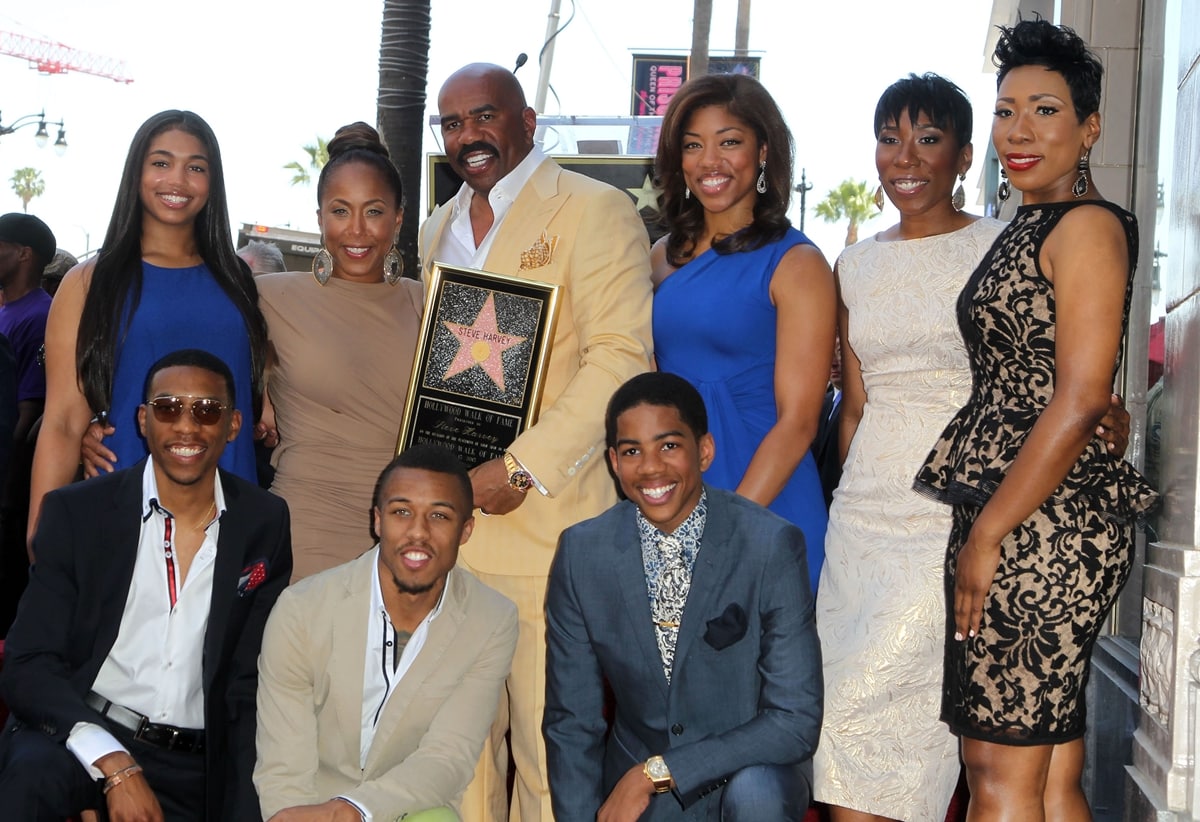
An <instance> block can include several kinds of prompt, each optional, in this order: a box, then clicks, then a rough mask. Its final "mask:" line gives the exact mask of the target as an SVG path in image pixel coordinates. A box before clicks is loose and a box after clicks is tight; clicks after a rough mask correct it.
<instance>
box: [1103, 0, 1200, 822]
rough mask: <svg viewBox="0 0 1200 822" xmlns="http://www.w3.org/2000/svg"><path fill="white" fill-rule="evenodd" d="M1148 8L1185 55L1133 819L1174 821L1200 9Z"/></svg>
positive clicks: (1197, 638)
mask: <svg viewBox="0 0 1200 822" xmlns="http://www.w3.org/2000/svg"><path fill="white" fill-rule="evenodd" d="M1104 5H1106V6H1122V5H1124V3H1119V2H1114V1H1113V0H1109V2H1107V3H1105V4H1104ZM1147 5H1148V8H1147V14H1146V21H1147V24H1148V25H1158V26H1159V27H1163V26H1166V27H1176V26H1177V27H1178V29H1177V30H1178V31H1179V32H1180V55H1179V61H1178V62H1177V63H1175V64H1172V65H1166V66H1164V71H1163V78H1164V79H1163V86H1164V89H1163V93H1164V94H1165V95H1169V96H1174V97H1175V98H1176V99H1177V101H1178V102H1177V113H1176V127H1175V141H1174V148H1173V152H1172V156H1173V168H1172V174H1171V177H1170V179H1168V180H1166V181H1164V182H1165V190H1166V197H1167V199H1168V200H1169V201H1170V204H1171V214H1172V216H1171V220H1170V224H1169V226H1167V227H1166V228H1167V236H1166V238H1165V241H1162V243H1161V244H1162V246H1163V247H1164V248H1165V249H1166V250H1167V255H1168V256H1167V257H1166V259H1165V260H1164V261H1163V263H1164V264H1163V269H1162V277H1161V279H1162V285H1163V290H1164V296H1165V298H1166V302H1167V318H1166V328H1167V331H1166V337H1167V339H1166V363H1165V373H1164V397H1163V403H1164V412H1163V429H1162V431H1163V447H1162V454H1163V463H1164V464H1163V467H1162V478H1161V480H1160V483H1159V485H1160V491H1162V492H1163V495H1164V507H1163V510H1162V513H1161V515H1160V516H1159V529H1158V539H1157V541H1156V542H1153V543H1152V544H1151V545H1150V546H1149V547H1148V549H1147V552H1146V565H1145V571H1144V573H1145V581H1144V586H1143V597H1144V599H1143V609H1142V625H1143V627H1142V640H1141V651H1140V660H1141V680H1140V688H1139V712H1138V722H1137V731H1136V733H1135V735H1134V743H1133V764H1132V765H1131V767H1130V768H1129V783H1128V791H1127V801H1126V818H1127V819H1133V820H1163V821H1164V822H1165V821H1166V820H1171V821H1172V822H1174V821H1175V820H1185V819H1196V818H1200V784H1198V780H1197V774H1196V765H1197V763H1196V756H1195V753H1196V750H1195V748H1196V744H1197V742H1196V740H1197V739H1200V736H1198V735H1200V714H1198V706H1200V550H1198V544H1200V527H1198V526H1200V516H1198V513H1200V508H1198V503H1197V501H1198V494H1197V490H1198V489H1200V470H1198V463H1197V454H1198V453H1200V358H1198V357H1197V356H1196V352H1197V350H1198V349H1200V346H1198V343H1200V205H1198V199H1197V195H1196V192H1197V191H1200V6H1198V4H1196V3H1195V2H1190V1H1189V0H1185V2H1183V3H1181V4H1180V5H1181V6H1182V14H1181V16H1180V17H1178V18H1175V19H1170V20H1164V19H1163V18H1164V8H1165V6H1166V0H1154V2H1149V0H1148V2H1147ZM1159 42H1160V43H1161V42H1162V40H1161V39H1160V40H1159ZM1159 57H1160V59H1161V53H1160V55H1159ZM1142 71H1143V75H1145V73H1146V71H1147V68H1146V67H1143V69H1142ZM1143 236H1145V234H1143ZM1160 240H1162V238H1160ZM1143 247H1144V248H1145V244H1144V246H1143ZM1145 250H1147V251H1149V248H1145Z"/></svg>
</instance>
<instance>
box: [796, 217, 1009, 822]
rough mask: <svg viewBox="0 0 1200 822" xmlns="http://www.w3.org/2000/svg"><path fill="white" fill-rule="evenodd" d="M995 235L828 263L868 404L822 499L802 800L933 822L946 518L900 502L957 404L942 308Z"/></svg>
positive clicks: (981, 226) (985, 223)
mask: <svg viewBox="0 0 1200 822" xmlns="http://www.w3.org/2000/svg"><path fill="white" fill-rule="evenodd" d="M1003 227H1004V224H1003V223H1001V222H999V221H996V220H987V219H985V220H977V221H975V222H974V223H971V224H970V225H969V226H966V227H965V228H962V229H959V230H958V231H954V232H951V233H949V234H942V235H938V236H934V237H925V238H921V239H917V240H905V241H897V242H879V241H877V240H875V239H874V238H871V239H867V240H864V241H862V242H860V243H858V244H857V245H855V246H853V247H851V248H848V249H846V250H845V251H844V252H843V253H842V256H841V258H840V259H839V261H838V279H839V283H840V286H841V293H842V299H843V300H844V302H845V304H846V307H847V309H848V310H849V315H850V327H849V334H848V341H849V344H850V346H851V347H852V348H853V350H854V353H855V354H856V355H857V356H858V358H859V361H860V363H861V365H862V378H863V384H864V387H865V388H866V392H867V402H866V405H865V406H864V408H863V415H862V419H861V421H860V422H859V425H858V429H857V431H856V432H855V435H854V440H853V441H852V442H851V444H850V450H849V454H848V455H847V459H846V465H845V469H844V473H843V474H842V480H841V483H840V484H839V486H838V488H837V491H836V492H835V493H834V500H833V507H832V508H831V509H830V514H829V530H828V532H827V535H826V539H825V567H824V570H823V571H822V575H821V584H820V585H819V586H818V588H817V628H818V632H819V633H820V636H821V654H822V658H823V660H824V677H825V719H824V723H823V725H822V728H821V742H820V745H819V746H818V747H817V753H816V756H815V758H814V760H813V764H814V770H815V777H816V779H815V792H814V796H815V797H816V798H817V799H818V800H820V801H822V802H829V803H833V804H836V805H841V806H843V807H848V808H853V809H855V810H859V811H864V812H868V813H875V814H879V815H883V816H888V817H892V818H898V819H904V820H936V822H942V820H944V819H945V818H946V808H947V806H948V805H949V803H950V799H951V796H952V795H953V793H954V789H955V786H956V785H957V783H958V772H959V765H958V740H957V739H956V738H955V737H954V736H953V735H952V734H951V733H950V730H949V729H948V728H947V727H946V725H945V723H943V722H941V721H939V719H938V708H939V704H940V702H941V692H942V666H941V661H942V645H943V638H944V633H945V620H946V616H945V602H944V597H943V581H942V580H943V576H944V573H945V571H944V567H945V557H946V541H947V539H948V538H949V534H950V508H949V507H948V506H945V505H942V504H940V503H938V502H937V501H935V500H931V499H929V498H927V497H924V496H921V495H919V494H917V493H915V492H914V491H913V490H912V477H913V474H914V473H915V472H916V471H917V469H918V468H920V466H921V462H922V460H923V459H924V458H925V455H926V454H928V453H929V446H930V444H931V443H933V442H934V441H935V440H936V439H937V437H938V434H940V433H941V431H942V429H943V428H945V427H946V423H948V422H949V421H950V418H951V417H953V415H954V412H955V411H957V410H958V409H959V408H960V407H961V406H962V404H963V403H964V402H966V399H967V397H968V395H969V394H970V390H971V372H970V366H969V365H968V363H967V354H966V350H965V349H964V347H963V343H962V335H961V334H960V333H959V331H958V324H957V321H956V319H955V309H954V304H955V300H956V298H957V297H958V294H959V292H960V291H961V290H962V287H963V285H964V284H965V283H966V281H967V278H968V277H970V275H971V272H972V271H973V270H974V269H975V266H976V265H978V264H979V261H980V260H981V259H982V258H983V255H984V254H985V253H986V252H987V250H988V248H989V247H990V246H991V244H992V242H993V241H994V240H995V238H996V235H997V234H998V233H999V232H1000V230H1001V229H1002V228H1003Z"/></svg>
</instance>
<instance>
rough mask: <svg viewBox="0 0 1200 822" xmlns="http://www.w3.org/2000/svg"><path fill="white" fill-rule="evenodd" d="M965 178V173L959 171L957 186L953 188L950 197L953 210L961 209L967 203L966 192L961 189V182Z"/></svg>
mask: <svg viewBox="0 0 1200 822" xmlns="http://www.w3.org/2000/svg"><path fill="white" fill-rule="evenodd" d="M966 180H967V175H966V174H963V173H960V174H959V175H958V188H956V189H954V195H953V196H952V197H951V198H950V205H951V206H953V207H954V210H955V211H962V210H963V206H965V205H966V204H967V192H965V191H963V183H965V182H966Z"/></svg>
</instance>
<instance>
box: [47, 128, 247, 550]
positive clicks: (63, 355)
mask: <svg viewBox="0 0 1200 822" xmlns="http://www.w3.org/2000/svg"><path fill="white" fill-rule="evenodd" d="M266 339H267V331H266V323H265V321H264V320H263V317H262V314H261V313H260V312H259V310H258V293H257V291H256V289H255V287H254V280H253V278H252V277H251V275H250V272H249V270H248V269H247V268H246V267H245V264H244V263H242V262H241V261H240V260H238V258H237V256H236V255H235V254H234V251H233V238H232V236H231V235H230V231H229V210H228V207H227V205H226V198H225V183H224V178H223V173H222V165H221V154H220V149H219V148H218V146H217V140H216V137H215V136H214V135H213V132H212V129H211V128H209V126H208V124H207V123H206V122H204V120H202V119H201V118H200V117H199V116H197V115H196V114H193V113H192V112H189V111H164V112H161V113H159V114H156V115H154V116H153V117H151V118H150V119H149V120H147V121H146V122H145V123H143V124H142V126H141V128H139V129H138V131H137V133H136V134H135V135H134V138H133V143H132V145H131V146H130V149H129V154H128V156H127V157H126V160H125V168H124V171H123V173H122V175H121V183H120V188H119V189H118V192H117V201H116V205H115V206H114V207H113V215H112V219H111V220H110V221H109V226H108V232H107V234H106V235H105V238H104V246H103V249H102V250H101V251H100V253H99V254H98V255H97V256H96V257H95V258H94V259H92V260H89V261H87V262H85V263H82V264H81V265H78V266H76V267H75V268H73V269H72V270H71V271H70V272H69V273H68V274H67V276H66V277H65V278H64V279H63V282H62V285H61V286H60V287H59V290H58V294H57V295H56V297H55V300H54V303H53V304H52V306H51V308H50V316H49V318H48V320H47V324H46V410H45V414H44V416H43V420H42V428H41V433H40V434H39V436H38V445H37V451H36V453H35V455H34V463H33V477H32V493H31V499H30V503H31V505H30V516H29V519H30V531H31V532H32V530H33V527H34V526H35V525H36V523H37V517H38V513H39V512H40V510H41V500H42V497H43V496H44V495H45V494H46V492H48V491H51V490H53V489H55V488H58V487H60V486H62V485H66V484H67V483H68V482H70V481H71V479H72V478H73V477H74V476H75V473H76V470H77V468H78V466H79V462H80V460H79V457H80V441H81V439H82V437H83V435H84V433H85V432H86V431H87V428H88V424H89V420H91V419H92V418H93V417H95V416H102V417H103V418H104V419H105V420H106V421H107V425H108V427H107V428H106V429H105V430H104V433H105V436H106V439H105V442H104V446H105V447H106V448H107V453H108V454H110V455H111V456H110V457H109V459H108V462H109V465H107V466H102V467H105V468H108V469H110V470H111V469H112V468H127V467H129V466H131V465H134V464H136V463H137V462H138V461H139V460H141V459H142V458H143V457H144V456H145V455H146V453H147V452H146V446H145V443H144V441H143V440H142V438H141V436H140V434H139V433H138V429H137V408H138V406H139V405H140V404H141V403H142V402H143V400H144V397H143V396H142V392H143V383H144V381H145V378H146V372H147V371H148V370H149V368H150V366H151V365H152V364H153V363H154V362H155V361H156V360H158V359H159V358H160V357H162V356H163V355H164V354H168V353H170V352H172V351H175V350H178V349H181V348H200V349H203V350H205V351H208V352H210V353H212V354H214V355H216V356H218V357H220V358H221V359H222V360H224V361H225V362H226V363H227V364H228V365H229V367H230V369H231V370H232V371H233V374H234V380H235V386H234V387H235V392H236V395H237V396H236V401H237V407H238V410H240V411H241V412H242V418H243V420H244V421H246V422H245V424H244V428H250V427H251V423H252V422H253V421H254V420H255V418H256V417H255V408H256V405H257V399H258V397H259V396H260V390H259V389H260V379H261V375H262V367H263V361H264V356H265V352H266ZM104 453H105V452H104V451H103V449H102V450H101V454H104ZM221 467H222V468H224V469H226V470H228V471H231V472H233V473H235V474H237V475H238V476H240V477H242V478H243V479H247V480H249V481H251V482H254V481H255V468H254V448H253V441H252V438H251V436H250V434H249V433H248V432H244V433H243V434H242V435H240V436H239V437H238V438H237V439H235V440H234V441H233V442H232V443H230V444H229V445H228V446H227V447H226V449H225V452H224V453H223V454H222V457H221Z"/></svg>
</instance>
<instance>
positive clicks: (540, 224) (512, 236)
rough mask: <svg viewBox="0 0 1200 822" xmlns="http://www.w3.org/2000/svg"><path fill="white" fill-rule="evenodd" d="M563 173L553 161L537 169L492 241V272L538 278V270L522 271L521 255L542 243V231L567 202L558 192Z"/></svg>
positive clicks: (489, 269)
mask: <svg viewBox="0 0 1200 822" xmlns="http://www.w3.org/2000/svg"><path fill="white" fill-rule="evenodd" d="M561 173H562V169H561V168H559V166H558V163H556V162H554V161H553V160H551V159H549V158H547V159H546V160H545V161H544V162H543V163H542V164H541V165H540V166H538V167H537V168H536V169H535V170H534V172H533V175H532V176H531V177H530V178H529V182H528V183H526V184H525V186H524V187H523V188H522V189H521V193H520V194H518V195H517V199H516V200H515V201H514V202H513V204H512V207H511V208H509V210H508V215H507V216H506V217H505V218H504V222H503V223H501V224H500V230H499V232H498V233H497V234H496V238H495V239H494V240H493V241H492V248H491V250H490V251H489V252H488V257H487V261H486V262H485V264H484V267H485V268H486V269H487V270H488V271H504V272H506V273H509V274H511V275H512V276H514V277H522V276H528V277H531V278H533V279H538V276H537V269H536V268H535V269H531V270H529V271H525V272H522V271H521V270H520V262H521V259H520V258H521V252H523V251H527V250H528V249H529V248H530V247H531V246H532V245H533V244H534V243H536V242H538V241H539V240H541V238H542V232H543V231H544V230H545V229H546V226H547V225H548V224H549V223H550V220H551V218H553V217H554V215H555V214H556V213H557V212H558V210H559V209H560V208H562V206H563V204H564V203H565V202H566V201H567V198H566V196H564V195H563V194H561V193H560V192H559V190H558V176H559V174H561Z"/></svg>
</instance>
